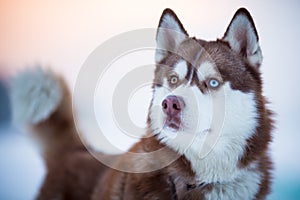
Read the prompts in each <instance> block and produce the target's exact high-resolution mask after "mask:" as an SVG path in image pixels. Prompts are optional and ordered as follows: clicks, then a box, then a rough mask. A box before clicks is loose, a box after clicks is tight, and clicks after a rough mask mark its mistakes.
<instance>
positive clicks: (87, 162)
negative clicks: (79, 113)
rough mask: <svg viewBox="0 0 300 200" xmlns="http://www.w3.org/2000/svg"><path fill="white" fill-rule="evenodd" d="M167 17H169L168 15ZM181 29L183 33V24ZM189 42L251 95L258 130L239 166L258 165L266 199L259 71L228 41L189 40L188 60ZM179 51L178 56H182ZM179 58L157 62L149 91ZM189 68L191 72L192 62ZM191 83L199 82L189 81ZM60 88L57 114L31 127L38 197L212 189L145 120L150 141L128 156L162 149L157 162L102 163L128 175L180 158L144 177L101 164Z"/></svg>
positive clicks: (192, 193)
mask: <svg viewBox="0 0 300 200" xmlns="http://www.w3.org/2000/svg"><path fill="white" fill-rule="evenodd" d="M165 12H169V13H170V12H171V11H170V10H167V11H165ZM171 14H172V15H174V13H173V12H171ZM175 17H176V16H175ZM176 19H177V17H176ZM251 22H252V23H253V21H251ZM253 26H254V23H253ZM181 28H182V29H183V26H182V25H181ZM184 32H185V30H184ZM185 33H186V32H185ZM256 34H257V33H256ZM257 37H258V36H257ZM188 41H196V42H197V43H198V44H200V45H201V46H202V48H204V49H205V51H206V53H207V55H209V57H210V59H212V60H213V61H214V62H215V63H216V65H217V66H216V67H217V68H218V70H219V71H220V74H222V79H223V80H224V81H225V82H226V81H229V82H230V86H231V88H232V89H235V90H240V91H243V92H249V91H256V94H255V96H256V103H257V108H258V112H259V119H258V121H259V126H258V127H257V129H256V132H255V134H254V135H253V136H252V137H251V138H250V139H248V141H247V146H246V149H245V152H244V155H243V157H242V158H241V159H240V162H239V167H240V168H246V167H248V166H249V165H250V164H251V163H253V162H254V161H255V162H257V163H258V168H259V169H258V170H259V171H260V172H261V174H262V180H261V182H260V188H259V191H258V192H257V194H256V196H255V199H265V198H266V195H267V194H268V193H269V192H270V182H271V181H270V180H271V175H270V170H271V168H272V164H271V161H270V159H269V156H268V151H267V150H268V144H269V142H270V141H271V134H270V132H271V129H272V120H271V115H272V113H271V112H270V111H269V110H268V109H267V108H266V107H265V105H266V103H267V102H266V100H265V98H264V97H263V96H262V94H261V93H262V81H261V76H260V73H259V71H258V69H257V68H254V67H253V66H250V65H249V64H248V63H247V62H246V61H245V59H244V57H243V54H242V53H241V52H234V51H232V50H231V48H230V45H229V44H228V43H227V42H224V41H222V40H217V41H213V42H206V41H203V40H197V39H195V38H189V39H188V40H187V41H186V43H185V44H182V45H186V46H182V49H184V52H185V53H186V55H187V56H191V55H195V53H196V52H197V51H199V49H197V48H196V47H195V48H194V47H193V46H191V45H189V42H188ZM179 51H180V48H179ZM184 52H181V55H182V54H183V53H184ZM179 59H180V57H179V56H178V55H175V54H174V55H173V54H172V53H170V54H169V55H168V56H167V57H166V58H165V59H163V60H162V61H161V63H160V64H163V65H165V66H160V65H158V66H157V68H156V70H155V74H156V75H155V79H154V83H153V87H159V86H160V85H162V79H163V77H165V76H166V74H168V73H169V72H170V69H171V66H173V65H174V63H176V62H177V61H178V60H179ZM203 59H205V58H203ZM200 60H201V59H200ZM189 68H192V63H190V66H189ZM191 70H192V69H189V71H191ZM188 74H189V75H190V73H188ZM189 75H188V76H189ZM193 82H199V81H198V80H196V77H193ZM192 84H193V83H192ZM194 84H195V83H194ZM203 84H204V83H203ZM203 84H202V85H201V84H199V89H201V91H204V90H205V85H203ZM61 85H62V87H63V88H64V90H63V91H64V94H65V96H64V98H63V100H62V102H61V103H60V105H59V107H58V108H57V110H56V111H55V112H54V113H53V114H52V115H51V116H50V117H49V118H48V119H47V120H45V121H44V122H41V123H39V124H38V125H36V126H33V127H32V128H33V131H34V132H35V133H36V137H37V138H39V139H40V141H41V142H42V144H43V146H44V157H45V160H46V166H47V170H48V172H47V175H46V178H45V182H44V184H43V186H42V188H41V191H40V194H39V196H38V199H94V200H96V199H174V200H175V199H204V195H205V194H206V193H209V192H210V191H212V189H213V187H214V184H218V183H201V184H199V183H196V180H195V173H194V172H193V171H192V169H191V166H190V162H189V161H188V160H187V159H186V158H185V157H184V156H179V155H177V153H176V152H174V151H173V150H171V149H169V148H168V147H165V145H164V144H162V143H160V141H159V140H158V139H157V138H156V136H155V135H154V134H153V131H152V130H151V128H150V125H149V124H150V118H149V117H148V125H149V126H148V130H147V135H149V136H150V137H148V138H143V139H141V141H140V142H138V143H137V144H135V145H134V146H133V147H132V148H131V149H130V150H129V152H136V153H148V152H153V151H155V150H158V149H160V148H167V151H165V152H164V153H162V154H161V155H160V156H159V157H156V158H153V157H143V156H141V157H134V158H133V157H131V156H130V155H129V153H128V154H124V155H121V156H117V157H108V158H107V159H114V160H115V168H117V167H118V166H120V165H122V166H127V167H128V169H130V170H132V171H140V170H141V169H144V168H145V169H146V168H147V167H148V166H153V165H157V164H162V163H164V162H165V159H164V158H167V157H170V156H178V157H179V158H178V159H177V160H176V161H174V162H173V163H170V164H169V165H167V166H166V167H164V168H162V169H159V170H156V171H153V172H147V173H127V172H121V171H118V170H115V169H112V168H108V167H106V166H104V165H103V164H101V163H100V162H99V161H97V160H96V159H95V158H94V157H93V156H92V155H90V154H89V152H88V151H87V150H86V149H85V147H84V146H83V145H82V143H81V141H80V140H79V138H78V135H77V132H76V129H75V125H74V122H73V116H72V111H71V110H72V109H71V103H70V94H69V92H68V90H67V87H66V85H65V83H64V82H63V81H61Z"/></svg>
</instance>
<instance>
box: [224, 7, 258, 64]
mask: <svg viewBox="0 0 300 200" xmlns="http://www.w3.org/2000/svg"><path fill="white" fill-rule="evenodd" d="M223 41H226V42H228V43H229V45H230V47H231V49H232V50H233V51H235V52H237V53H239V54H241V55H242V56H244V58H245V59H246V61H247V62H248V63H249V64H250V65H251V66H253V67H255V68H259V66H260V65H261V63H262V52H261V49H260V46H259V43H258V34H257V31H256V28H255V25H254V22H253V19H252V17H251V15H250V13H249V12H248V10H246V9H245V8H240V9H239V10H238V11H237V12H236V13H235V14H234V16H233V19H232V20H231V22H230V24H229V26H228V28H227V30H226V32H225V35H224V37H223Z"/></svg>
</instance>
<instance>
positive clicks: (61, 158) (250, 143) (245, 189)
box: [12, 8, 272, 200]
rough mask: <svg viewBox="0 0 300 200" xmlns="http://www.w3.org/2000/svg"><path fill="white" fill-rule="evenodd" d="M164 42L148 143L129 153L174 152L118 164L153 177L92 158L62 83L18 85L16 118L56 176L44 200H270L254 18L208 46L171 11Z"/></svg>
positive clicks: (34, 79) (36, 77)
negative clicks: (29, 132)
mask: <svg viewBox="0 0 300 200" xmlns="http://www.w3.org/2000/svg"><path fill="white" fill-rule="evenodd" d="M156 41H157V50H156V54H155V62H156V69H155V78H154V81H153V98H152V101H151V104H150V107H149V114H148V120H147V122H148V123H147V124H148V127H147V131H146V133H145V135H147V136H148V137H145V138H143V139H141V140H140V142H138V143H137V144H135V145H134V146H133V147H132V148H131V149H130V150H129V152H136V153H139V154H141V155H147V154H150V153H151V152H155V151H157V150H159V149H164V150H165V151H161V152H160V153H159V154H153V155H151V156H140V157H130V156H128V155H127V154H124V155H121V156H119V157H118V158H117V159H118V160H117V162H116V163H118V164H116V165H122V164H126V165H127V167H128V168H130V169H131V170H132V171H143V170H144V171H145V173H128V172H123V171H118V170H115V169H112V168H109V167H106V166H105V165H103V164H101V163H100V162H98V161H97V160H96V159H95V158H94V157H93V156H91V155H90V154H89V152H88V151H87V150H86V148H85V147H84V146H83V144H82V143H81V141H80V140H79V138H78V135H77V132H76V128H75V124H74V121H73V114H72V109H71V98H70V93H69V91H68V89H67V87H66V84H65V83H64V81H63V79H62V78H60V77H59V76H57V75H56V74H54V73H52V72H51V71H47V70H42V69H33V70H27V71H25V72H23V73H21V74H20V75H18V76H17V77H16V78H15V79H14V80H13V82H12V105H13V114H14V117H15V119H16V120H18V121H23V122H26V123H28V124H29V126H30V127H31V128H32V132H33V133H34V134H35V136H36V137H37V138H38V139H39V141H40V142H41V144H42V147H43V155H44V159H45V162H46V166H47V170H48V171H47V175H46V177H45V181H44V184H43V186H42V187H41V189H40V193H39V195H38V197H37V199H213V200H216V199H227V200H233V199H239V200H240V199H249V200H250V199H266V196H267V195H268V194H269V193H270V188H271V186H270V185H271V170H272V162H271V159H270V158H269V155H268V148H269V143H270V141H271V130H272V119H271V115H272V112H271V111H270V110H269V109H268V108H267V107H266V104H267V101H266V99H265V97H264V96H263V95H262V79H261V73H260V66H261V64H262V51H261V48H260V45H259V38H258V34H257V31H256V28H255V25H254V22H253V20H252V18H251V16H250V14H249V12H248V11H247V10H246V9H245V8H241V9H239V10H238V11H237V12H236V13H235V15H234V16H233V19H232V21H231V22H230V24H229V26H228V28H227V30H226V32H225V34H224V36H223V37H222V38H221V39H217V40H216V41H204V40H201V39H196V38H195V37H189V35H188V33H187V32H186V30H185V29H184V27H183V25H182V24H181V22H180V21H179V19H178V18H177V16H176V15H175V13H174V12H173V11H172V10H170V9H166V10H164V12H163V13H162V16H161V19H160V22H159V26H158V29H157V35H156ZM174 155H175V157H176V156H177V157H176V158H177V159H175V160H174V161H173V162H171V163H169V164H168V165H164V164H165V161H166V160H168V159H169V158H170V157H172V156H174ZM108 158H109V156H108ZM160 165H161V166H164V167H162V168H160V169H156V170H155V171H147V169H148V168H149V166H160ZM116 168H117V167H116Z"/></svg>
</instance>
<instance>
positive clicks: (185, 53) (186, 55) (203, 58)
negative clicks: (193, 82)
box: [174, 38, 220, 81]
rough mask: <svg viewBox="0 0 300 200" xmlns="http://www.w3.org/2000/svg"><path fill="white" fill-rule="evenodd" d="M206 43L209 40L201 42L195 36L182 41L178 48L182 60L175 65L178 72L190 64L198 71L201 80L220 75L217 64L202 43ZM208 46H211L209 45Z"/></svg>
mask: <svg viewBox="0 0 300 200" xmlns="http://www.w3.org/2000/svg"><path fill="white" fill-rule="evenodd" d="M205 43H207V42H205V41H201V42H199V41H197V40H195V39H193V38H189V39H187V40H186V41H184V42H183V43H181V45H180V46H179V48H178V54H179V55H180V57H181V58H182V60H180V61H178V63H176V64H175V65H174V70H175V71H176V72H177V71H178V70H179V69H180V71H185V69H187V65H188V64H190V66H192V67H193V71H195V72H196V74H197V77H198V79H199V80H201V81H202V80H205V79H207V78H209V77H215V78H217V77H220V73H219V71H218V69H217V66H216V64H215V63H214V61H213V59H212V58H211V56H210V54H209V53H207V51H206V49H205V48H204V47H203V45H202V44H205ZM206 46H207V45H206ZM206 48H210V47H209V46H208V47H206ZM183 60H185V62H183Z"/></svg>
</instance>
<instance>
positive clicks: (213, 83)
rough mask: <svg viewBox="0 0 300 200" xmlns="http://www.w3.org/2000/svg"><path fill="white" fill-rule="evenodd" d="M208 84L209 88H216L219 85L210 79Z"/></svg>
mask: <svg viewBox="0 0 300 200" xmlns="http://www.w3.org/2000/svg"><path fill="white" fill-rule="evenodd" d="M208 84H209V86H210V87H211V88H217V87H218V86H219V85H220V83H219V81H217V80H216V79H210V81H209V82H208Z"/></svg>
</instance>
